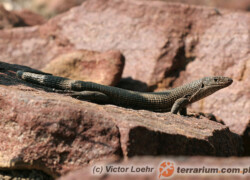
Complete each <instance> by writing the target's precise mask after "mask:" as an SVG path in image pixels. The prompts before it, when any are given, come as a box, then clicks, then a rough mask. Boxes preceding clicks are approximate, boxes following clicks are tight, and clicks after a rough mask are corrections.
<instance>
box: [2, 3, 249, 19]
mask: <svg viewBox="0 0 250 180" xmlns="http://www.w3.org/2000/svg"><path fill="white" fill-rule="evenodd" d="M84 1H85V0H0V3H2V4H3V5H4V7H5V8H6V9H7V10H23V9H28V10H31V11H34V12H36V13H38V14H40V15H42V16H44V17H46V18H50V17H52V16H55V15H57V14H60V13H62V12H65V11H67V10H69V9H70V8H72V7H74V6H78V5H80V4H81V3H83V2H84ZM145 1H155V0H145ZM162 1H166V2H180V3H185V4H193V5H200V6H208V7H214V8H226V9H231V10H242V11H250V1H249V0H240V1H239V0H219V1H218V0H202V1H201V0H162Z"/></svg>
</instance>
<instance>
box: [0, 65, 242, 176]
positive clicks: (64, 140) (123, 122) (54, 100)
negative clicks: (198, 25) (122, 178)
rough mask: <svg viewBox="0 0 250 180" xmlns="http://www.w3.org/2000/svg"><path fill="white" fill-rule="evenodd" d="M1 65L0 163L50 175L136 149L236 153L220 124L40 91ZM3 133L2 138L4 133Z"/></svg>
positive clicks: (234, 139)
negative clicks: (101, 103)
mask: <svg viewBox="0 0 250 180" xmlns="http://www.w3.org/2000/svg"><path fill="white" fill-rule="evenodd" d="M18 68H21V69H23V67H20V66H17V65H10V64H6V63H2V64H1V69H0V72H1V73H0V107H1V110H0V122H1V123H0V129H1V131H0V141H1V144H0V149H1V151H0V168H1V169H2V168H6V169H36V170H42V171H44V172H46V173H47V174H49V175H51V176H53V177H57V176H58V175H63V174H65V173H67V172H69V171H72V170H75V169H79V168H81V167H83V166H87V165H89V164H93V163H95V162H97V161H101V160H105V161H109V162H114V161H115V160H119V159H122V158H127V157H132V156H137V155H210V156H238V155H241V154H242V145H241V139H240V137H239V136H238V135H235V134H233V133H231V132H230V131H229V129H228V128H227V127H226V126H223V125H221V124H219V123H216V122H213V121H209V120H208V119H206V118H201V119H196V118H193V117H183V116H179V115H173V114H171V113H154V112H150V111H144V110H141V111H136V110H132V109H125V108H121V107H116V106H113V105H98V104H94V103H90V102H84V101H79V100H76V99H73V98H71V97H67V96H65V95H62V94H57V93H48V92H45V91H43V87H42V86H38V85H34V84H31V83H26V82H24V81H22V80H20V79H17V78H16V77H15V70H16V69H18ZM6 134H8V136H6Z"/></svg>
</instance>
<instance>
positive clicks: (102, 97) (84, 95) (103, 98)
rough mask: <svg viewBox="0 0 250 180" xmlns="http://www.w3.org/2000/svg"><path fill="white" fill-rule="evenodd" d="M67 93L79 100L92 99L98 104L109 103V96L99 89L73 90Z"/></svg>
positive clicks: (91, 100)
mask: <svg viewBox="0 0 250 180" xmlns="http://www.w3.org/2000/svg"><path fill="white" fill-rule="evenodd" d="M67 95H68V96H71V97H73V98H76V99H79V100H84V101H90V102H94V103H98V104H108V103H109V97H108V96H107V95H106V94H104V93H101V92H98V91H79V92H77V91H73V92H70V93H67Z"/></svg>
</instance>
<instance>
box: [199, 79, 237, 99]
mask: <svg viewBox="0 0 250 180" xmlns="http://www.w3.org/2000/svg"><path fill="white" fill-rule="evenodd" d="M232 83H233V80H232V79H231V78H228V77H222V76H215V77H204V78H202V79H201V86H200V93H201V94H202V96H204V97H206V96H208V95H211V94H213V93H214V92H216V91H218V90H220V89H222V88H225V87H227V86H229V85H230V84H232Z"/></svg>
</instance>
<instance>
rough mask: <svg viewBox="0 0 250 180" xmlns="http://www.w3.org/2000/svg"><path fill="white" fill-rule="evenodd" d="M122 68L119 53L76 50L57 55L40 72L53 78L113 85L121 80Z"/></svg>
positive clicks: (121, 57)
mask: <svg viewBox="0 0 250 180" xmlns="http://www.w3.org/2000/svg"><path fill="white" fill-rule="evenodd" d="M123 67H124V57H123V56H122V54H121V53H120V52H119V51H108V52H104V53H99V52H94V51H87V50H77V51H73V52H69V53H66V54H62V55H59V56H58V57H57V58H55V59H54V60H52V61H51V62H50V63H49V64H47V65H46V67H45V68H43V69H42V70H43V71H44V72H47V73H51V74H53V75H55V76H62V77H67V78H70V79H76V80H82V81H91V82H96V83H99V84H104V85H115V84H117V82H118V81H119V80H120V78H121V75H122V71H123Z"/></svg>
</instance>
